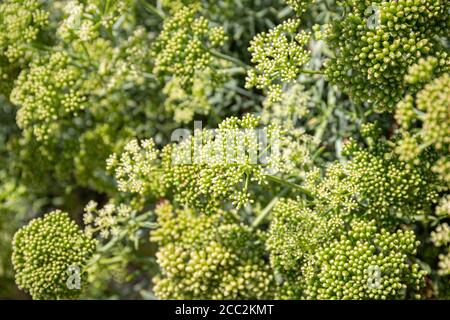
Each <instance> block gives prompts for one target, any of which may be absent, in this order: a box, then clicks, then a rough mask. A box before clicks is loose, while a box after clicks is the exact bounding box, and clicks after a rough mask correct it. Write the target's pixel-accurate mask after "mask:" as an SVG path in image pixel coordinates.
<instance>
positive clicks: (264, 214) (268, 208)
mask: <svg viewBox="0 0 450 320" xmlns="http://www.w3.org/2000/svg"><path fill="white" fill-rule="evenodd" d="M288 190H289V189H288V188H286V189H284V190H283V191H281V192H280V193H279V194H278V195H277V196H276V197H275V198H273V199H272V201H270V202H269V204H268V205H267V206H266V207H265V208H264V209H263V210H262V211H261V213H260V214H259V215H258V216H257V217H256V219H255V220H254V221H253V223H252V228H256V227H257V226H259V225H260V224H261V222H263V221H264V219H265V218H266V217H267V215H268V214H269V213H270V212H271V211H272V209H273V207H274V206H275V205H276V204H277V202H278V201H279V200H280V198H281V197H283V196H284V195H285V194H286V192H287V191H288Z"/></svg>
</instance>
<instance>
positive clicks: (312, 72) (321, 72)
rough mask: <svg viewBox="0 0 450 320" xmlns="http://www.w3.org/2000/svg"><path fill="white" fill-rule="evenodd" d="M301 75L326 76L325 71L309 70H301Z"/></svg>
mask: <svg viewBox="0 0 450 320" xmlns="http://www.w3.org/2000/svg"><path fill="white" fill-rule="evenodd" d="M299 72H300V73H306V74H325V73H324V72H323V71H319V70H308V69H301V70H299Z"/></svg>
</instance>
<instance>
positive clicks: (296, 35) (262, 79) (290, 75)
mask: <svg viewBox="0 0 450 320" xmlns="http://www.w3.org/2000/svg"><path fill="white" fill-rule="evenodd" d="M299 27H300V20H296V19H290V20H287V21H285V22H284V23H283V24H280V25H278V26H276V27H275V28H273V29H272V30H270V31H269V32H267V33H266V32H263V33H260V34H258V35H257V36H256V37H255V38H254V39H253V40H252V42H251V43H250V48H249V51H250V53H251V54H252V62H253V63H254V64H255V67H254V68H252V69H250V70H249V71H248V75H247V79H246V81H247V83H246V86H247V88H252V87H256V88H258V89H267V90H268V98H269V100H271V101H273V102H275V101H280V99H281V92H282V87H283V83H289V82H293V81H294V80H295V79H297V77H298V76H299V75H300V73H301V72H302V71H301V68H302V66H303V65H305V64H306V63H307V62H308V61H309V59H310V54H309V52H308V51H307V50H306V49H305V46H306V44H307V43H308V42H309V40H310V34H309V33H308V32H306V31H299Z"/></svg>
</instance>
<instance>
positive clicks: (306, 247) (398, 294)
mask: <svg viewBox="0 0 450 320" xmlns="http://www.w3.org/2000/svg"><path fill="white" fill-rule="evenodd" d="M417 245H418V242H417V241H416V239H415V236H414V233H413V232H412V231H402V230H398V231H397V232H394V233H390V232H389V231H387V230H385V229H381V230H379V229H378V228H377V226H376V223H375V221H362V220H358V219H356V220H353V221H351V223H350V229H347V224H345V223H344V221H343V220H342V219H341V218H340V217H339V214H336V213H335V212H333V211H331V210H329V211H327V212H322V211H320V210H317V209H312V208H309V207H308V206H307V204H305V203H302V201H294V200H283V201H281V202H279V203H278V204H277V206H276V207H275V210H274V213H273V217H272V220H271V225H270V230H269V236H268V240H267V247H268V250H269V252H270V258H271V263H272V265H273V268H274V269H275V270H276V271H277V272H278V273H279V274H280V276H281V277H282V279H283V282H282V284H281V286H280V289H279V292H278V295H279V297H281V298H288V299H292V298H296V299H298V298H306V299H392V298H404V297H406V296H412V297H413V296H414V294H418V290H419V289H420V288H421V287H422V286H423V285H424V271H422V270H421V269H420V268H419V266H418V265H417V264H412V263H411V262H410V261H409V258H410V257H411V256H412V255H414V254H415V250H416V248H417ZM414 297H418V296H414Z"/></svg>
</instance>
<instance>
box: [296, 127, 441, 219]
mask: <svg viewBox="0 0 450 320" xmlns="http://www.w3.org/2000/svg"><path fill="white" fill-rule="evenodd" d="M372 129H373V130H372V132H374V131H376V130H375V128H372ZM364 130H365V131H368V130H369V129H368V128H365V129H364ZM370 139H372V140H370ZM370 139H369V138H368V141H372V142H373V143H374V144H373V145H372V146H369V147H360V146H358V145H357V144H356V143H355V142H354V141H353V142H352V141H350V142H348V144H347V145H346V148H345V149H344V151H345V153H346V154H347V158H348V159H347V161H346V162H345V163H334V164H333V165H331V166H330V167H329V168H328V169H327V170H326V174H325V176H324V178H321V177H320V173H319V172H318V171H317V170H313V171H312V172H310V173H309V176H308V179H307V180H306V183H305V186H306V187H307V188H308V189H310V190H312V192H313V193H314V194H315V195H316V197H317V198H318V199H320V201H319V202H318V205H319V206H321V207H323V208H322V209H321V210H326V209H327V208H334V210H340V211H341V213H343V214H345V215H349V216H350V217H353V216H355V215H356V216H364V217H367V218H369V219H375V220H376V221H377V222H379V223H381V224H390V223H394V224H395V221H396V220H397V219H405V218H406V219H408V218H409V219H412V218H414V217H415V216H420V215H426V214H430V213H432V211H433V205H434V204H436V203H437V202H438V199H439V192H440V190H441V188H442V182H441V181H440V180H439V179H438V178H437V177H436V175H435V174H433V173H432V172H430V170H429V169H427V167H424V166H427V165H428V168H429V166H430V163H431V161H428V160H427V159H426V158H424V159H422V162H421V163H422V164H421V165H417V166H414V165H410V164H408V163H406V162H403V161H401V160H400V159H399V157H398V155H396V153H395V151H394V148H393V147H392V146H390V145H389V143H388V142H386V141H383V140H382V139H381V138H380V137H378V136H377V135H374V136H372V138H370ZM375 141H376V142H375Z"/></svg>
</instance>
